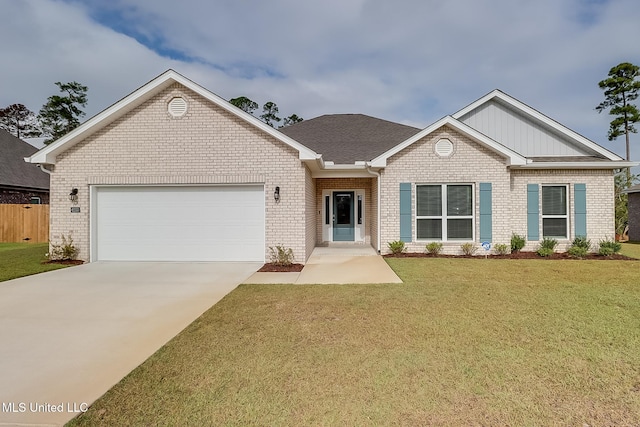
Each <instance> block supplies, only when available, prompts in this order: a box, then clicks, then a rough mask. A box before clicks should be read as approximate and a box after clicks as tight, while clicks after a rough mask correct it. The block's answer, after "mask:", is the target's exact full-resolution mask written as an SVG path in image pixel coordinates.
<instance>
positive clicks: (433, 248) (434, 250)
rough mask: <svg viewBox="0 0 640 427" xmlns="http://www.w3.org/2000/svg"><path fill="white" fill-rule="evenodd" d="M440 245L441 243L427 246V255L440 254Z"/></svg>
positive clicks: (432, 243)
mask: <svg viewBox="0 0 640 427" xmlns="http://www.w3.org/2000/svg"><path fill="white" fill-rule="evenodd" d="M442 246H443V245H442V243H441V242H431V243H429V244H427V248H426V249H427V253H428V254H429V255H438V254H439V253H440V252H442Z"/></svg>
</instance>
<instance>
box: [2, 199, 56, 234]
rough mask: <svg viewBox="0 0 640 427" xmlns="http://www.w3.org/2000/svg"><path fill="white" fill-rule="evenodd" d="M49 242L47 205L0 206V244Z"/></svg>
mask: <svg viewBox="0 0 640 427" xmlns="http://www.w3.org/2000/svg"><path fill="white" fill-rule="evenodd" d="M48 241H49V205H3V204H0V242H2V243H11V242H34V243H44V242H48Z"/></svg>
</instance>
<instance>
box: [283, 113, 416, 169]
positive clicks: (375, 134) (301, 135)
mask: <svg viewBox="0 0 640 427" xmlns="http://www.w3.org/2000/svg"><path fill="white" fill-rule="evenodd" d="M280 132H282V133H284V134H285V135H287V136H288V137H290V138H293V139H295V140H296V141H298V142H299V143H301V144H302V145H305V146H306V147H308V148H311V149H312V150H313V151H315V152H316V153H319V154H322V157H323V159H324V160H325V161H333V162H334V163H336V164H353V163H355V162H356V161H369V160H371V159H374V158H376V157H377V156H379V155H380V154H382V153H384V152H385V151H387V150H389V149H391V148H393V147H395V146H396V145H398V144H400V143H401V142H402V141H404V140H406V139H407V138H409V137H410V136H413V135H415V134H416V133H418V132H420V129H418V128H414V127H412V126H406V125H402V124H400V123H394V122H389V121H387V120H382V119H377V118H375V117H371V116H366V115H364V114H329V115H324V116H320V117H316V118H315V119H310V120H305V121H303V122H300V123H297V124H295V125H291V126H287V127H284V128H282V129H280Z"/></svg>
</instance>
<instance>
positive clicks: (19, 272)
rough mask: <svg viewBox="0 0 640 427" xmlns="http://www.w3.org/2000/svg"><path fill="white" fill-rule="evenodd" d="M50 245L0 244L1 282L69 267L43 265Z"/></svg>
mask: <svg viewBox="0 0 640 427" xmlns="http://www.w3.org/2000/svg"><path fill="white" fill-rule="evenodd" d="M48 250H49V244H48V243H0V282H3V281H5V280H11V279H16V278H18V277H22V276H29V275H31V274H36V273H42V272H45V271H51V270H57V269H59V268H64V267H67V266H66V265H59V264H43V262H44V261H46V260H47V259H46V258H45V256H44V255H45V254H46V253H47V251H48Z"/></svg>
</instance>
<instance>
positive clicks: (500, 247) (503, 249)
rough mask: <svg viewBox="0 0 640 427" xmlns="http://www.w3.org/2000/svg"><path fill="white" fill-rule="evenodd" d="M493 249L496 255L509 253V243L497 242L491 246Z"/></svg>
mask: <svg viewBox="0 0 640 427" xmlns="http://www.w3.org/2000/svg"><path fill="white" fill-rule="evenodd" d="M493 250H494V251H495V252H496V254H498V255H507V254H508V253H509V245H506V244H504V243H498V244H497V245H495V246H494V247H493Z"/></svg>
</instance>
